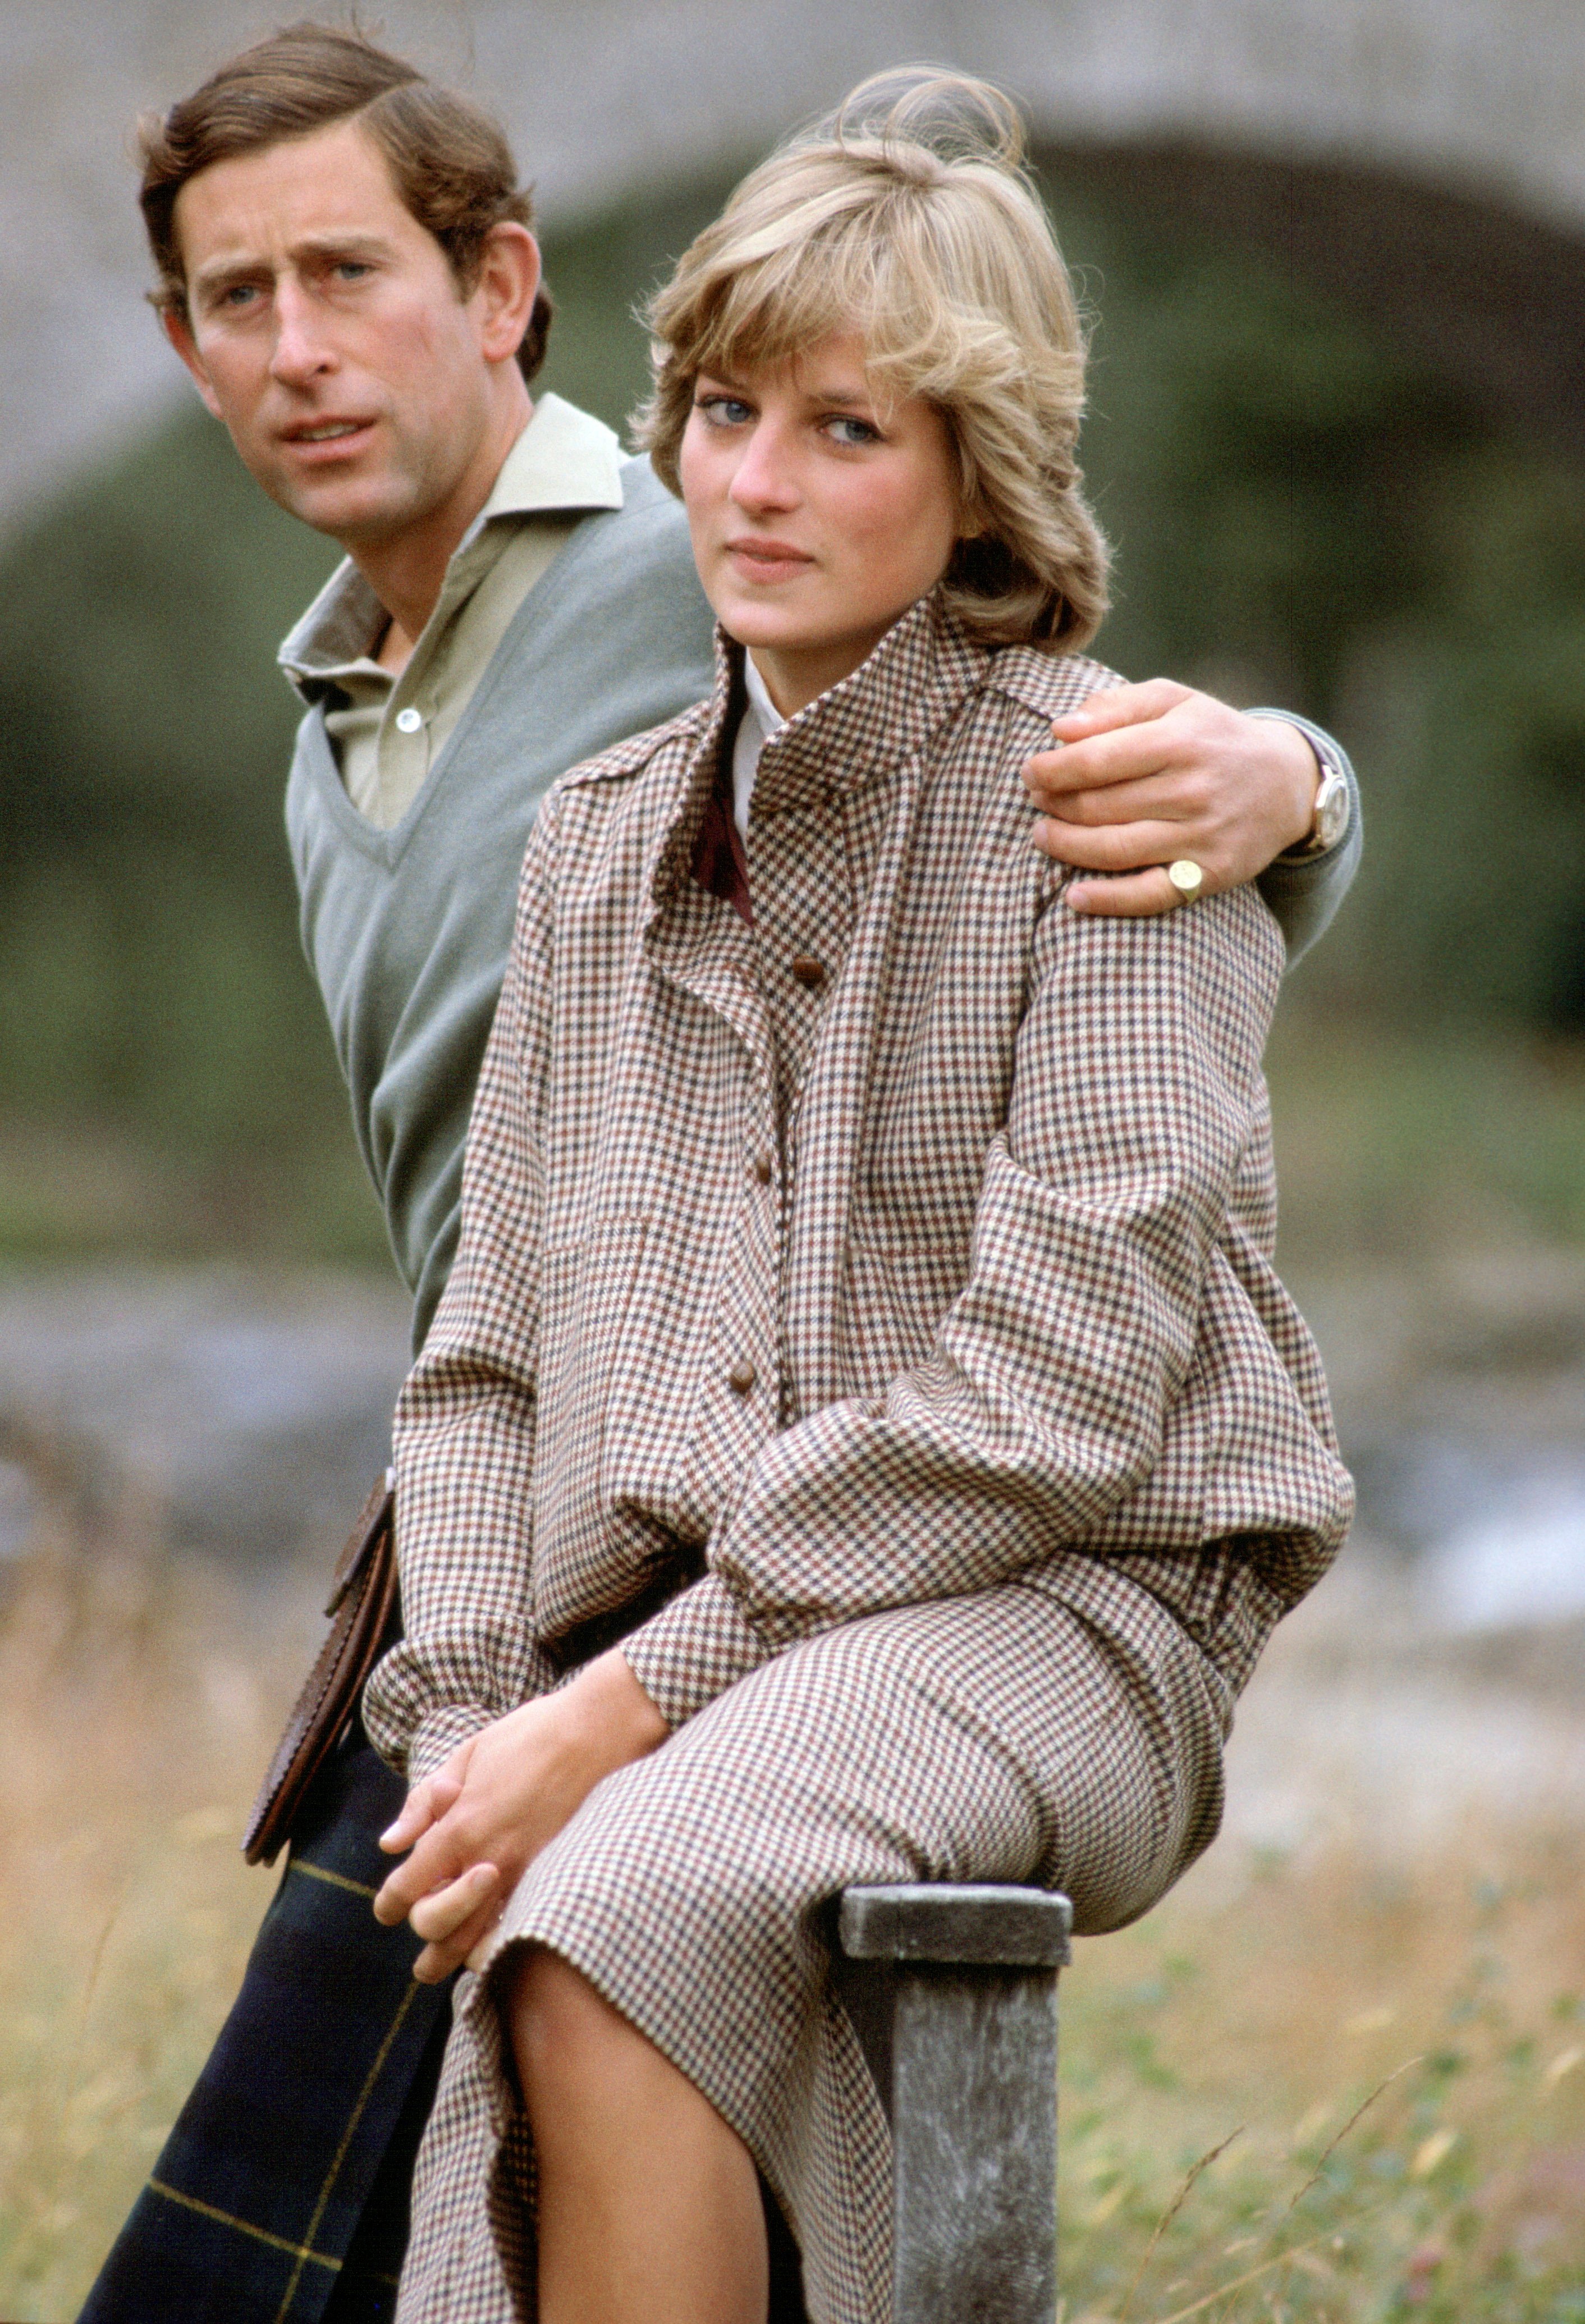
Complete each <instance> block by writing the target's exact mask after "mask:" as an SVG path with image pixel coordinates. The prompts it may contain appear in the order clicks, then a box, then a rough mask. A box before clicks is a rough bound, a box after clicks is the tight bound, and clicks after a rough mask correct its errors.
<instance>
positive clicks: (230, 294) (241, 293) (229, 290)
mask: <svg viewBox="0 0 1585 2324" xmlns="http://www.w3.org/2000/svg"><path fill="white" fill-rule="evenodd" d="M258 295H259V294H258V291H257V290H256V288H255V287H254V285H253V283H251V282H231V283H228V284H227V285H226V289H225V290H224V291H222V292H221V293H220V296H219V299H218V300H217V305H219V306H221V307H229V308H230V309H231V310H232V312H233V313H235V311H236V309H238V308H239V307H245V306H247V305H248V304H249V303H250V302H251V301H252V300H254V299H256V298H257V297H258Z"/></svg>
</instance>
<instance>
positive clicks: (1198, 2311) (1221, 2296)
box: [1158, 2227, 1333, 2324]
mask: <svg viewBox="0 0 1585 2324" xmlns="http://www.w3.org/2000/svg"><path fill="white" fill-rule="evenodd" d="M1332 2232H1333V2230H1332V2228H1331V2227H1322V2231H1321V2233H1320V2234H1319V2235H1318V2236H1311V2237H1310V2238H1309V2240H1308V2241H1307V2242H1306V2243H1302V2244H1290V2245H1289V2246H1287V2248H1286V2251H1279V2252H1273V2253H1272V2255H1271V2257H1270V2258H1269V2259H1263V2260H1262V2261H1261V2262H1260V2264H1259V2265H1258V2267H1249V2268H1246V2269H1245V2270H1244V2273H1243V2274H1242V2275H1235V2276H1234V2278H1233V2280H1232V2282H1230V2283H1219V2284H1218V2285H1217V2287H1216V2289H1215V2291H1214V2292H1203V2293H1202V2295H1201V2297H1200V2298H1199V2299H1198V2300H1192V2301H1190V2302H1189V2305H1188V2306H1187V2307H1186V2308H1175V2309H1174V2310H1173V2311H1172V2314H1171V2315H1170V2316H1163V2317H1161V2318H1160V2319H1158V2324H1184V2319H1186V2318H1188V2317H1190V2316H1202V2315H1203V2314H1204V2312H1205V2310H1206V2309H1208V2308H1212V2307H1214V2305H1215V2304H1216V2302H1217V2301H1219V2300H1226V2299H1228V2298H1229V2297H1230V2294H1231V2293H1233V2292H1241V2291H1242V2290H1243V2288H1244V2286H1245V2284H1247V2283H1253V2282H1255V2280H1256V2278H1257V2276H1261V2275H1269V2274H1270V2273H1271V2271H1272V2269H1273V2268H1274V2267H1281V2265H1282V2264H1283V2262H1284V2261H1285V2260H1290V2259H1297V2258H1298V2256H1299V2255H1300V2253H1301V2252H1307V2251H1313V2250H1314V2248H1315V2246H1316V2245H1317V2244H1323V2243H1326V2242H1328V2241H1329V2240H1330V2239H1331V2236H1332Z"/></svg>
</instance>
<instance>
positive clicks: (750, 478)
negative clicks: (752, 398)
mask: <svg viewBox="0 0 1585 2324" xmlns="http://www.w3.org/2000/svg"><path fill="white" fill-rule="evenodd" d="M791 452H792V447H791V445H790V444H789V442H788V437H787V433H786V431H785V430H784V429H781V428H779V427H778V426H777V424H776V422H775V421H774V420H769V419H767V418H765V417H761V418H760V420H759V422H758V424H757V425H756V427H755V428H754V430H753V432H752V434H751V436H750V438H749V440H748V442H747V443H746V444H745V445H744V447H743V452H742V458H741V459H740V460H739V462H738V464H737V466H736V468H735V469H734V470H733V479H732V497H733V500H734V501H736V503H737V504H738V506H739V507H740V508H742V509H746V510H750V511H751V512H756V513H758V512H762V511H765V510H768V509H788V508H793V507H796V505H797V499H798V490H797V478H796V476H795V475H794V472H793V462H792V458H791Z"/></svg>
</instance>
